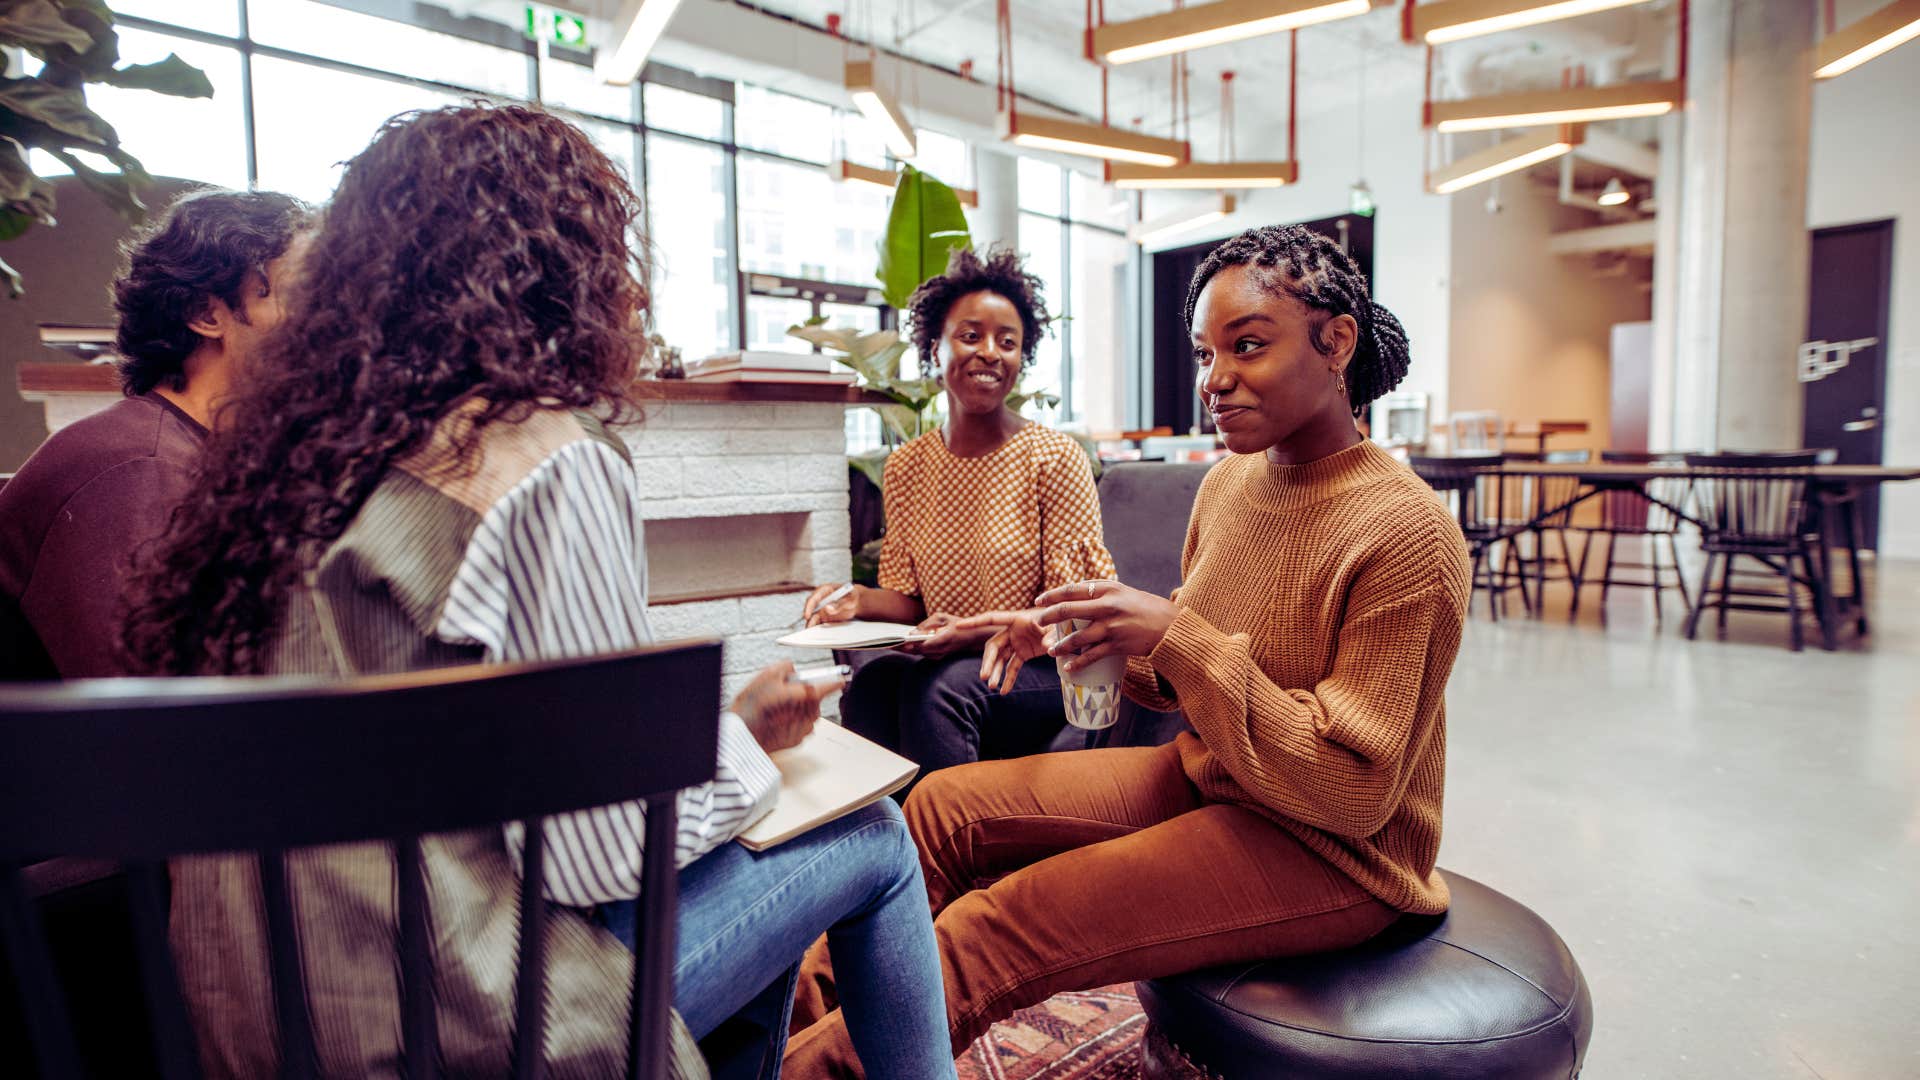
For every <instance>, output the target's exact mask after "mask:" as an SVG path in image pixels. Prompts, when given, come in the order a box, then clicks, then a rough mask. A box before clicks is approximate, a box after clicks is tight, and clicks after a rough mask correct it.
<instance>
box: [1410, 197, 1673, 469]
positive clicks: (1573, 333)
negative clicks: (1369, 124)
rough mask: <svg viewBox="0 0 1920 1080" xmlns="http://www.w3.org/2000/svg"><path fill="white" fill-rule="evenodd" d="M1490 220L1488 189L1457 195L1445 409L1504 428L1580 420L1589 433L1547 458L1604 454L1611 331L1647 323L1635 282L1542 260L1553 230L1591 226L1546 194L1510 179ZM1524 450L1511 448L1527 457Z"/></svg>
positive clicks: (1573, 263) (1571, 438)
mask: <svg viewBox="0 0 1920 1080" xmlns="http://www.w3.org/2000/svg"><path fill="white" fill-rule="evenodd" d="M1499 183H1500V202H1501V204H1502V205H1503V206H1504V209H1503V210H1502V211H1501V212H1500V213H1498V214H1489V213H1487V212H1486V209H1485V204H1486V197H1487V191H1488V188H1487V186H1485V185H1482V186H1480V187H1475V188H1469V189H1468V190H1466V191H1464V192H1461V193H1460V194H1458V195H1456V196H1454V200H1455V201H1454V204H1453V274H1452V278H1453V289H1452V292H1451V307H1452V314H1451V317H1450V326H1451V331H1452V342H1453V343H1452V348H1451V350H1450V351H1449V354H1448V355H1449V356H1450V357H1451V358H1452V361H1453V362H1452V366H1451V370H1450V372H1449V378H1448V389H1449V395H1448V396H1449V400H1450V401H1452V403H1453V407H1454V408H1456V409H1492V410H1495V411H1497V412H1499V413H1500V414H1501V416H1502V417H1503V418H1505V419H1507V420H1510V421H1519V422H1522V423H1526V422H1529V421H1534V420H1585V421H1587V422H1588V424H1589V429H1588V431H1587V433H1586V434H1585V435H1565V436H1559V437H1556V438H1555V439H1554V440H1553V441H1552V443H1551V444H1550V448H1551V449H1574V448H1578V447H1588V448H1591V449H1593V450H1595V451H1596V452H1597V451H1598V450H1600V449H1604V448H1605V447H1606V446H1607V439H1608V425H1609V412H1610V406H1611V400H1612V389H1611V381H1610V373H1611V363H1610V353H1611V345H1610V338H1611V332H1612V328H1613V326H1614V324H1615V323H1622V322H1639V321H1643V320H1645V319H1647V318H1648V317H1649V316H1650V306H1651V299H1650V296H1649V294H1648V293H1647V292H1645V291H1643V290H1641V289H1640V287H1639V286H1638V285H1637V284H1636V283H1635V281H1634V280H1632V279H1631V278H1628V277H1625V276H1622V277H1603V276H1596V275H1595V274H1594V273H1593V271H1592V269H1591V263H1590V260H1588V259H1587V258H1585V257H1565V256H1559V255H1554V254H1551V253H1550V252H1548V250H1547V242H1546V238H1547V237H1548V236H1549V235H1550V234H1552V233H1555V232H1561V231H1565V230H1568V229H1574V228H1579V227H1583V226H1587V225H1590V224H1592V215H1591V214H1587V213H1585V212H1583V211H1581V210H1578V209H1575V208H1573V207H1567V206H1562V205H1561V204H1560V202H1559V199H1558V198H1557V197H1556V192H1555V191H1554V189H1552V188H1549V187H1546V186H1544V185H1541V184H1537V183H1534V182H1532V181H1528V180H1522V179H1518V178H1515V177H1507V178H1505V179H1503V180H1501V181H1500V182H1499ZM1530 448H1531V443H1530V442H1523V443H1520V444H1518V445H1517V446H1515V447H1513V449H1530Z"/></svg>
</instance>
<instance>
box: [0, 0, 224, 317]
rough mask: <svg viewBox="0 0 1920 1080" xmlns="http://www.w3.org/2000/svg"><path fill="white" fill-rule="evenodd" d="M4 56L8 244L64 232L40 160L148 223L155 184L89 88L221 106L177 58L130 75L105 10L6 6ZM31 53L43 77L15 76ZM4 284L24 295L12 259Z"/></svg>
mask: <svg viewBox="0 0 1920 1080" xmlns="http://www.w3.org/2000/svg"><path fill="white" fill-rule="evenodd" d="M0 52H3V53H4V54H5V55H6V60H7V70H8V76H7V77H6V78H4V79H0V241H4V240H12V239H14V238H15V237H17V236H19V235H20V234H22V233H24V232H26V231H27V230H28V229H30V228H32V227H33V226H34V225H35V224H40V225H45V226H49V227H50V226H52V225H53V224H54V209H55V208H54V197H53V185H51V184H49V183H47V182H46V181H45V180H42V179H40V178H39V177H38V176H35V175H34V173H33V169H32V167H31V166H30V165H29V163H28V155H29V153H30V152H31V151H33V150H43V151H45V152H47V153H49V154H51V155H53V156H54V157H55V158H57V159H58V160H59V161H60V163H61V164H63V165H65V166H66V167H67V168H69V169H72V170H73V173H74V175H75V176H77V177H79V178H80V181H81V183H83V184H85V185H86V187H87V188H88V190H90V191H92V192H93V193H94V194H95V195H98V196H99V197H100V198H102V199H105V200H106V201H107V202H108V203H109V204H111V205H112V206H113V207H114V208H115V209H117V210H119V211H120V213H121V214H122V215H123V216H125V217H126V218H127V219H128V220H129V221H133V222H139V221H141V220H143V219H144V218H145V217H146V210H147V208H146V205H145V204H144V203H142V202H141V201H140V193H141V191H142V190H143V189H145V188H146V186H147V185H148V184H149V183H150V182H151V181H152V179H153V178H152V177H150V176H148V175H147V171H146V169H144V168H142V167H141V165H140V162H139V160H138V159H136V158H135V157H134V156H133V155H132V154H129V153H127V152H126V151H125V150H124V149H122V148H121V146H120V135H119V133H118V132H116V131H114V130H113V125H111V124H109V123H107V122H106V121H105V120H103V119H101V118H100V117H99V116H98V115H97V114H96V113H94V111H93V110H92V109H90V108H88V107H87V97H86V84H88V83H102V84H105V85H107V86H118V87H123V88H126V89H133V90H152V91H155V92H157V93H162V94H171V95H174V96H176V97H212V96H213V84H212V83H210V82H208V81H207V77H206V75H205V74H203V73H202V72H201V71H200V69H199V68H196V67H194V66H192V65H191V64H188V63H187V62H186V61H184V60H182V59H180V57H179V56H177V55H169V56H168V57H167V58H166V59H165V60H162V61H160V62H159V63H155V64H132V65H128V66H126V67H121V66H120V42H119V36H118V35H117V34H116V33H115V32H114V28H113V12H111V11H109V10H107V6H106V4H104V3H102V2H101V0H0ZM23 53H24V54H30V55H32V56H34V57H36V58H37V59H39V60H40V61H41V64H42V66H41V68H40V70H39V71H38V72H37V73H35V74H33V75H25V74H17V75H16V74H14V73H15V72H16V71H19V70H20V68H19V66H18V65H20V63H21V55H22V54H23ZM89 159H91V160H92V161H99V160H102V159H104V160H105V161H106V162H107V163H109V164H111V165H112V166H113V169H112V170H106V169H100V168H96V167H95V166H94V164H92V163H91V162H90V160H89ZM0 277H5V278H6V281H7V288H8V290H9V291H10V292H11V294H12V295H13V296H16V297H17V296H19V295H20V294H21V291H22V289H21V281H20V274H19V273H18V272H17V271H15V270H14V268H13V267H11V266H9V265H7V263H6V261H5V260H4V259H0Z"/></svg>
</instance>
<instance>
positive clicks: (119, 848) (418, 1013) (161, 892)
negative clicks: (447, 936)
mask: <svg viewBox="0 0 1920 1080" xmlns="http://www.w3.org/2000/svg"><path fill="white" fill-rule="evenodd" d="M638 702H645V717H644V722H642V721H640V720H639V719H638V718H636V717H634V716H632V715H631V711H630V710H631V709H632V707H633V706H634V705H635V704H636V703H638ZM610 710H615V711H614V712H613V715H611V716H610V715H609V712H610ZM719 712H720V646H719V645H718V644H717V643H715V642H695V643H689V644H683V645H676V646H668V647H659V648H651V649H642V650H635V651H632V652H627V653H620V654H614V655H609V656H601V657H593V658H586V659H578V660H568V661H561V662H555V663H547V664H537V665H506V666H491V667H480V666H473V667H460V668H446V669H440V670H436V671H424V672H416V673H412V674H403V675H391V676H375V677H368V678H360V679H351V680H318V679H289V678H261V679H117V680H95V681H81V682H71V683H63V684H45V685H38V686H16V687H0V822H4V823H5V825H4V828H3V829H0V932H3V936H0V945H3V946H4V950H5V952H6V954H7V957H8V958H9V960H10V966H11V968H12V972H13V978H14V983H15V985H16V987H17V988H18V991H19V1000H20V1002H21V1008H22V1011H23V1013H24V1027H25V1029H26V1031H27V1033H28V1039H29V1041H30V1044H31V1047H32V1059H36V1060H37V1063H38V1069H39V1073H40V1075H41V1076H43V1077H46V1078H48V1080H67V1078H72V1077H79V1076H83V1075H86V1073H85V1071H84V1070H83V1065H82V1061H83V1057H82V1053H81V1050H80V1048H79V1047H78V1046H77V1045H76V1040H75V1038H74V1034H73V1025H72V1024H71V1023H70V1013H69V1010H68V1007H67V1000H66V998H65V996H64V995H63V994H62V993H61V991H60V990H59V985H60V981H59V979H58V977H57V974H58V973H57V972H56V970H55V966H54V964H53V962H52V959H51V957H50V955H49V949H48V947H47V943H46V941H45V939H44V937H43V935H42V932H41V926H40V913H39V911H38V910H37V908H36V905H35V903H34V902H33V900H32V898H31V897H30V895H29V888H28V884H27V876H28V875H27V874H26V872H25V871H24V869H23V868H24V867H25V866H26V865H27V864H29V863H34V862H38V861H39V860H45V859H50V858H52V857H55V856H66V857H83V858H103V859H111V860H113V861H115V862H117V863H121V864H123V865H124V867H125V871H126V875H127V879H128V881H129V883H130V889H129V892H130V895H131V907H132V921H133V923H134V928H135V935H134V938H135V942H136V948H135V952H136V953H137V955H136V956H128V957H125V958H124V959H125V962H126V963H127V964H129V965H134V964H137V966H138V971H139V978H140V981H141V983H142V985H143V987H144V990H145V998H146V1001H147V1004H148V1011H149V1014H150V1016H151V1019H152V1024H151V1026H152V1031H153V1036H152V1040H153V1046H152V1059H153V1061H154V1062H155V1067H154V1069H153V1072H154V1073H157V1074H158V1075H161V1076H165V1077H167V1078H168V1080H173V1078H176V1077H192V1076H198V1075H200V1068H199V1062H198V1059H197V1056H196V1050H195V1043H194V1036H193V1032H192V1030H191V1029H190V1027H189V1026H188V1018H187V1014H186V1008H185V1004H184V1001H183V999H182V997H181V995H180V991H179V987H178V984H177V980H176V974H175V968H174V964H173V956H172V954H171V952H170V950H169V948H168V944H167V927H166V914H165V905H166V895H165V890H166V877H165V873H166V871H165V864H164V860H166V859H167V858H168V857H170V856H176V855H186V854H194V853H211V852H253V853H256V854H257V857H258V864H259V872H260V880H261V885H262V893H263V895H264V899H265V904H266V911H265V913H266V924H267V936H268V951H269V954H270V959H271V965H270V966H271V982H272V991H273V997H274V1011H275V1016H276V1018H277V1021H278V1027H279V1035H280V1038H279V1043H280V1047H281V1060H282V1064H281V1074H282V1075H283V1076H297V1077H312V1076H315V1075H318V1068H319V1066H318V1061H317V1054H316V1051H315V1044H314V1033H313V1030H312V1027H311V1019H310V1017H309V1015H308V1009H307V990H306V986H305V983H304V981H303V979H302V976H301V973H300V960H299V957H300V952H299V949H300V945H299V941H298V940H297V932H296V930H295V922H294V914H293V904H292V899H291V898H290V897H289V895H288V891H289V890H288V889H287V887H286V884H287V879H286V867H285V862H284V856H285V854H286V853H287V852H288V851H290V850H292V849H295V848H303V847H309V846H316V845H324V844H334V843H342V842H348V841H357V840H390V841H391V842H392V844H393V848H394V852H395V864H396V867H397V871H398V875H397V881H398V908H397V910H398V912H399V933H398V953H399V955H398V956H397V957H396V958H395V963H396V965H397V970H398V971H399V973H400V985H401V1013H402V1015H401V1016H399V1017H397V1018H396V1022H397V1024H398V1027H399V1030H400V1032H401V1037H402V1042H403V1045H404V1048H405V1060H406V1062H407V1063H408V1068H409V1073H410V1075H412V1076H414V1077H423V1076H431V1075H434V1074H435V1072H436V1059H437V1048H438V1045H439V1044H438V1038H437V1034H436V1025H437V1023H438V1020H437V1017H436V1014H435V1009H434V1000H433V990H432V983H433V957H432V942H431V941H430V940H429V936H430V929H429V926H430V922H429V920H430V912H429V911H428V910H427V883H426V879H425V875H424V873H423V864H422V858H421V848H420V842H419V838H420V836H421V835H423V834H430V833H442V832H449V831H454V830H460V829H470V828H480V827H487V826H496V825H498V824H499V823H501V822H506V821H524V822H526V823H527V826H528V827H527V829H526V847H525V852H524V861H523V865H524V867H525V873H524V878H523V883H522V887H521V897H520V902H521V911H522V912H523V916H524V914H525V913H529V912H530V913H533V914H534V916H535V917H532V918H527V917H523V918H522V919H521V923H520V939H519V957H518V967H517V985H516V990H515V1002H514V1023H513V1031H514V1040H513V1041H514V1045H513V1047H512V1059H513V1075H514V1076H516V1077H532V1076H535V1075H538V1074H539V1073H540V1072H541V1070H542V1063H541V1061H540V1060H539V1058H540V1053H541V1047H542V1045H543V1042H544V1033H545V1030H546V1006H545V998H546V986H545V982H546V980H545V970H546V969H545V965H544V962H543V957H544V939H545V935H546V922H547V920H546V919H545V918H544V914H545V912H546V906H547V903H548V902H547V901H546V900H545V899H544V897H543V896H542V890H541V888H540V885H539V883H540V882H542V881H543V880H544V862H545V846H544V830H543V829H541V828H540V827H539V822H540V819H542V818H543V817H546V816H549V815H553V814H559V813H565V812H568V811H573V810H581V809H586V808H590V807H596V806H603V805H607V804H611V803H618V802H622V801H627V800H644V802H645V803H646V806H647V817H646V851H645V857H644V866H643V869H642V883H643V884H642V894H641V900H640V907H641V912H640V935H639V949H638V955H637V956H636V958H635V967H634V982H633V1004H632V1009H631V1015H630V1024H631V1042H630V1045H629V1046H628V1048H627V1054H628V1069H627V1075H629V1076H631V1077H642V1078H646V1080H660V1078H661V1077H663V1076H665V1074H666V1073H665V1070H666V1065H667V1059H668V1054H669V1052H670V1049H671V1039H672V1026H671V1023H670V1020H669V1017H668V1008H669V1006H670V1005H671V1003H672V1000H673V986H672V964H673V949H674V925H675V920H674V915H675V907H676V902H677V892H676V882H677V879H676V876H675V873H674V866H673V853H674V835H675V824H676V823H675V800H674V794H673V793H674V792H675V791H677V790H678V789H680V788H684V787H688V786H690V785H693V784H697V783H700V782H702V781H705V780H710V779H712V778H713V775H714V761H715V755H716V749H717V748H716V743H717V740H718V716H719ZM41 865H42V866H44V865H46V864H44V863H42V864H41ZM0 1053H4V1054H5V1055H6V1056H7V1058H10V1059H15V1060H0V1073H5V1074H7V1075H19V1074H20V1073H21V1072H28V1071H29V1070H31V1068H32V1065H33V1064H34V1060H18V1059H20V1058H22V1057H23V1056H24V1055H26V1054H27V1051H26V1050H25V1049H24V1048H22V1047H18V1046H15V1047H11V1048H8V1049H6V1050H4V1051H0Z"/></svg>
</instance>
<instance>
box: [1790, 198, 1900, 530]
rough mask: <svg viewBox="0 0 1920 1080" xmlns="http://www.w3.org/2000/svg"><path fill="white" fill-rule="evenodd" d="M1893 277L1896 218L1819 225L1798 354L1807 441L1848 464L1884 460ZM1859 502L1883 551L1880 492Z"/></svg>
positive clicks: (1876, 490)
mask: <svg viewBox="0 0 1920 1080" xmlns="http://www.w3.org/2000/svg"><path fill="white" fill-rule="evenodd" d="M1892 281H1893V222H1891V221H1871V222H1867V223H1865V224H1861V225H1841V226H1837V227H1835V228H1831V229H1815V230H1813V273H1812V279H1811V283H1810V285H1809V289H1810V296H1809V298H1808V304H1807V341H1806V344H1805V345H1803V346H1801V352H1800V381H1801V385H1802V386H1803V387H1804V388H1805V390H1806V395H1805V403H1806V404H1805V409H1806V412H1805V414H1804V417H1803V430H1804V431H1805V433H1806V434H1805V438H1804V440H1803V445H1805V446H1808V447H1832V448H1834V449H1835V450H1837V451H1839V453H1840V458H1839V460H1840V462H1841V464H1844V465H1878V464H1880V463H1881V462H1880V454H1881V444H1882V442H1883V439H1884V434H1883V433H1884V432H1885V431H1886V408H1887V401H1886V398H1887V364H1886V357H1887V319H1888V310H1889V297H1890V295H1891V294H1890V291H1889V290H1890V287H1891V285H1892ZM1861 499H1862V504H1861V512H1862V515H1863V518H1864V525H1865V530H1864V532H1865V535H1864V536H1862V537H1861V542H1862V544H1863V546H1865V547H1868V548H1877V547H1878V546H1879V536H1880V489H1879V488H1877V487H1869V488H1867V489H1865V490H1864V491H1863V492H1861Z"/></svg>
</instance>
